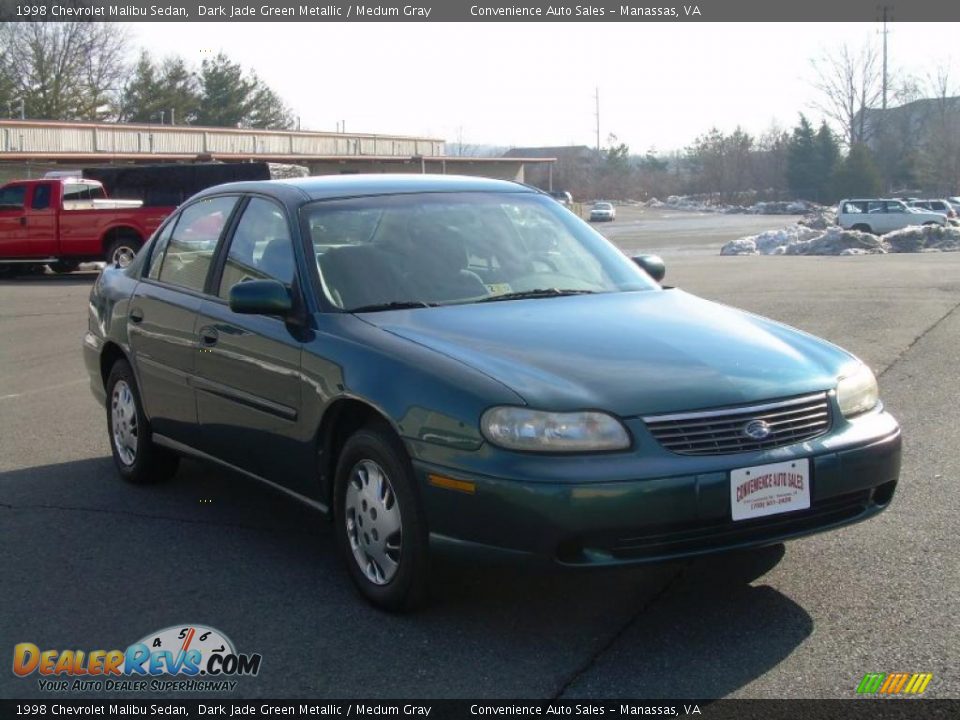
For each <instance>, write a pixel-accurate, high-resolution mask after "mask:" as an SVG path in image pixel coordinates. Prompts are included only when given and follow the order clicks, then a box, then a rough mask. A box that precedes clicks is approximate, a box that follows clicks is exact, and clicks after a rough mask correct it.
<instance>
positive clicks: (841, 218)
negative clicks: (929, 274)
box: [837, 198, 960, 235]
mask: <svg viewBox="0 0 960 720" xmlns="http://www.w3.org/2000/svg"><path fill="white" fill-rule="evenodd" d="M837 224H838V225H839V226H840V227H842V228H844V229H845V230H859V231H861V232H868V233H873V234H875V235H883V234H885V233H888V232H892V231H894V230H901V229H903V228H905V227H909V226H911V225H944V226H946V225H952V226H960V222H958V221H957V220H956V218H953V217H947V215H946V214H945V213H942V212H934V211H933V210H928V209H923V208H920V207H910V206H909V205H907V203H906V202H904V201H903V200H894V199H886V198H884V199H879V198H865V199H851V200H841V201H840V205H839V207H838V209H837Z"/></svg>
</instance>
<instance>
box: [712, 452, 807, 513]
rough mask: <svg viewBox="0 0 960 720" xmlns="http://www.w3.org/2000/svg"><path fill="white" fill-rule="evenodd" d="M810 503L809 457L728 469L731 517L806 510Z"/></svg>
mask: <svg viewBox="0 0 960 720" xmlns="http://www.w3.org/2000/svg"><path fill="white" fill-rule="evenodd" d="M808 507H810V460H808V459H807V458H803V459H801V460H790V461H788V462H780V463H772V464H770V465H755V466H754V467H748V468H738V469H736V470H731V471H730V508H731V510H732V512H733V519H734V520H750V519H751V518H758V517H763V516H764V515H779V514H780V513H787V512H793V511H794V510H806V509H807V508H808Z"/></svg>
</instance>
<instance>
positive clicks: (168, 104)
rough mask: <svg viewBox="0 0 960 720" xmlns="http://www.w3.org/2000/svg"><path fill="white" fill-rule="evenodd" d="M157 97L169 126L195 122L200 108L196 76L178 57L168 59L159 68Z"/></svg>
mask: <svg viewBox="0 0 960 720" xmlns="http://www.w3.org/2000/svg"><path fill="white" fill-rule="evenodd" d="M158 84H159V86H160V87H159V96H160V103H161V104H162V106H163V109H164V110H165V111H166V112H167V113H168V114H167V122H169V123H170V124H171V125H184V124H187V123H192V122H194V121H195V120H196V118H197V114H198V112H199V108H200V91H199V88H198V87H197V78H196V76H195V75H194V74H193V73H192V72H190V71H189V70H188V69H187V66H186V64H185V63H184V61H183V59H182V58H180V57H170V58H167V59H166V60H164V61H163V64H162V65H161V66H160V79H159V83H158Z"/></svg>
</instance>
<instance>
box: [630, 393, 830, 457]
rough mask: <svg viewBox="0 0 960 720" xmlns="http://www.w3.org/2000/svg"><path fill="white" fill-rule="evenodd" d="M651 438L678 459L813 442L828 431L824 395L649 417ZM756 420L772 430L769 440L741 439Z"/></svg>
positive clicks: (828, 415)
mask: <svg viewBox="0 0 960 720" xmlns="http://www.w3.org/2000/svg"><path fill="white" fill-rule="evenodd" d="M642 419H643V422H644V423H646V425H647V429H648V430H649V431H650V434H651V435H653V437H654V438H656V440H657V442H659V443H660V445H662V446H663V447H664V448H665V449H667V450H669V451H670V452H674V453H677V454H680V455H727V454H733V453H740V452H751V451H755V450H767V449H770V448H777V447H783V446H785V445H792V444H793V443H797V442H802V441H804V440H810V439H812V438H815V437H818V436H820V435H823V434H824V433H826V432H827V431H828V430H829V429H830V405H829V399H828V394H827V393H826V392H820V393H814V394H811V395H803V396H801V397H795V398H788V399H786V400H778V401H775V402H769V403H763V404H760V405H750V406H746V407H729V408H721V409H716V410H703V411H700V412H686V413H671V414H669V415H648V416H646V417H644V418H642ZM752 420H763V421H764V422H766V423H767V424H768V425H769V426H770V430H771V432H770V436H769V437H766V438H764V439H762V440H756V439H754V438H751V437H748V436H746V435H744V434H743V428H744V426H745V425H746V424H747V423H748V422H750V421H752Z"/></svg>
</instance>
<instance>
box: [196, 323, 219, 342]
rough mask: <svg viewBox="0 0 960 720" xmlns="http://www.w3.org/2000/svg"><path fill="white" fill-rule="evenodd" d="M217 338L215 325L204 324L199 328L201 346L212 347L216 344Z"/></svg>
mask: <svg viewBox="0 0 960 720" xmlns="http://www.w3.org/2000/svg"><path fill="white" fill-rule="evenodd" d="M219 339H220V333H218V332H217V329H216V328H215V327H211V326H210V325H206V326H205V327H202V328H200V345H201V346H202V347H212V346H213V345H216V344H217V340H219Z"/></svg>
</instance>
